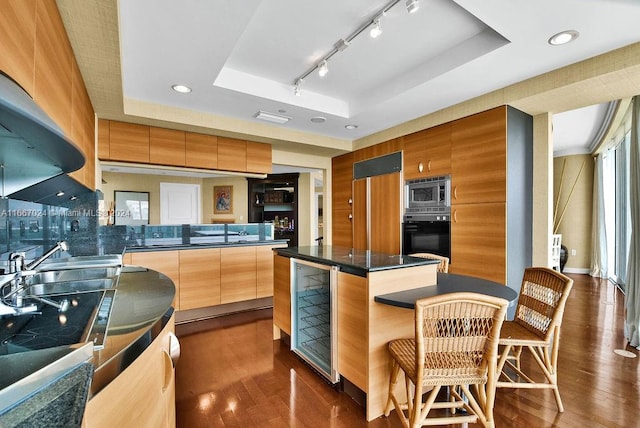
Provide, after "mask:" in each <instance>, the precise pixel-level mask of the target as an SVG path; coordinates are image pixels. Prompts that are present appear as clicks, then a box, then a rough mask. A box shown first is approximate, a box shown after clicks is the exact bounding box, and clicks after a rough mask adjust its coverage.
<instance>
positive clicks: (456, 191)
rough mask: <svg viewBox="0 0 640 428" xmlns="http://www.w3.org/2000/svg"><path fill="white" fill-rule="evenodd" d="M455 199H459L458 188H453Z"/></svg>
mask: <svg viewBox="0 0 640 428" xmlns="http://www.w3.org/2000/svg"><path fill="white" fill-rule="evenodd" d="M453 199H458V186H454V187H453Z"/></svg>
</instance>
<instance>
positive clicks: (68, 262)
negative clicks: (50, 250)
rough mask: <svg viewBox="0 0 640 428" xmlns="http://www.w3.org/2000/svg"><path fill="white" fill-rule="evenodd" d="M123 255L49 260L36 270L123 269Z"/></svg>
mask: <svg viewBox="0 0 640 428" xmlns="http://www.w3.org/2000/svg"><path fill="white" fill-rule="evenodd" d="M121 266H122V255H120V254H110V255H106V256H76V257H68V258H64V259H57V260H49V261H47V262H45V263H42V264H41V265H40V266H38V268H37V269H36V270H37V271H38V272H45V271H52V270H71V269H73V270H75V269H90V268H105V267H121Z"/></svg>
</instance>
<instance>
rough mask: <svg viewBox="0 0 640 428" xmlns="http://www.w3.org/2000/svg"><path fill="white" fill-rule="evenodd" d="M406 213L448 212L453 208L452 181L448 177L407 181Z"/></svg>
mask: <svg viewBox="0 0 640 428" xmlns="http://www.w3.org/2000/svg"><path fill="white" fill-rule="evenodd" d="M404 197H405V205H404V208H405V213H412V212H413V213H418V212H447V211H449V210H450V206H451V179H450V177H448V176H441V177H431V178H422V179H418V180H407V181H406V182H405V192H404Z"/></svg>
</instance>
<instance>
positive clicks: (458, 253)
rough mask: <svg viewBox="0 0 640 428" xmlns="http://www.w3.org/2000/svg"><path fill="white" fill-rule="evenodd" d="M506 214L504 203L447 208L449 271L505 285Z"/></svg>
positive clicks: (458, 205)
mask: <svg viewBox="0 0 640 428" xmlns="http://www.w3.org/2000/svg"><path fill="white" fill-rule="evenodd" d="M506 215H507V211H506V203H504V202H492V203H484V204H457V205H455V206H453V207H451V260H452V264H451V265H450V267H449V270H450V272H452V273H457V274H462V275H470V276H475V277H478V278H485V279H488V280H491V281H496V282H499V283H501V284H504V283H505V282H506V280H507V276H506V275H507V272H506V267H507V263H506V262H507V253H506V238H507V217H506ZM516 256H517V255H515V254H514V258H515V257H516ZM520 273H521V272H520Z"/></svg>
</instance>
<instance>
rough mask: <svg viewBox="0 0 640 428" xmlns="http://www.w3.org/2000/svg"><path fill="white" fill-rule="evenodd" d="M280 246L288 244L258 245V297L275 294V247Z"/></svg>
mask: <svg viewBox="0 0 640 428" xmlns="http://www.w3.org/2000/svg"><path fill="white" fill-rule="evenodd" d="M280 247H286V245H280V246H276V247H271V246H260V247H256V263H257V266H256V275H257V283H256V298H258V299H260V298H262V297H271V296H273V248H280Z"/></svg>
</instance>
